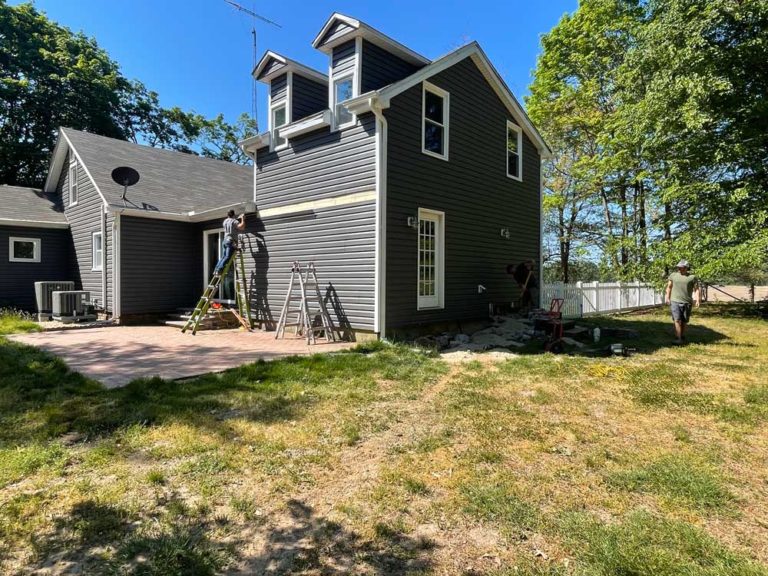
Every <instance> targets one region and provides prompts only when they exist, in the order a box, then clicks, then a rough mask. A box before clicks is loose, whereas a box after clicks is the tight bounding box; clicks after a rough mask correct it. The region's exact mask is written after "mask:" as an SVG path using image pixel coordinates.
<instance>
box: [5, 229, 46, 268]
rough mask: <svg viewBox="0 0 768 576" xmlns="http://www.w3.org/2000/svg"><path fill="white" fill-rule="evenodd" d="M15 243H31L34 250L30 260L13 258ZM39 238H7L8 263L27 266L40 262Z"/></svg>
mask: <svg viewBox="0 0 768 576" xmlns="http://www.w3.org/2000/svg"><path fill="white" fill-rule="evenodd" d="M15 242H32V244H33V245H34V248H33V250H32V258H14V256H13V244H14V243H15ZM40 248H41V242H40V238H20V237H18V236H11V237H10V238H8V262H27V263H29V264H34V263H39V262H40Z"/></svg>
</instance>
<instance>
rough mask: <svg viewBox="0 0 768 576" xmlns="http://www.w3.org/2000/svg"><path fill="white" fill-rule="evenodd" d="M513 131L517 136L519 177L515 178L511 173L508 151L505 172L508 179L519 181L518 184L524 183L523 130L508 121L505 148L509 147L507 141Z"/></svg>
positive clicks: (507, 152) (507, 151)
mask: <svg viewBox="0 0 768 576" xmlns="http://www.w3.org/2000/svg"><path fill="white" fill-rule="evenodd" d="M510 130H512V131H513V132H514V133H515V134H517V173H518V175H517V176H513V175H512V174H510V173H509V150H506V156H505V159H504V160H505V162H504V165H505V166H504V171H505V172H506V174H507V178H510V179H512V180H517V181H518V182H522V181H523V129H522V128H520V126H518V125H517V124H515V123H514V122H512V121H511V120H507V133H506V138H505V139H504V147H505V149H506V147H507V146H508V142H507V140H508V139H509V131H510Z"/></svg>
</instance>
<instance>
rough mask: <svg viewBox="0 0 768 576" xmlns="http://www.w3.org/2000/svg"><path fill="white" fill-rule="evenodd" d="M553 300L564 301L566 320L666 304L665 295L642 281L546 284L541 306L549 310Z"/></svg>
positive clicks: (564, 316)
mask: <svg viewBox="0 0 768 576" xmlns="http://www.w3.org/2000/svg"><path fill="white" fill-rule="evenodd" d="M552 298H563V299H564V302H563V310H562V311H563V318H581V317H582V316H584V315H587V314H602V313H609V312H620V311H621V310H634V309H637V308H645V307H646V306H658V305H659V304H663V303H664V295H663V294H662V293H661V292H659V291H657V290H656V289H655V288H653V287H652V286H649V285H647V284H641V283H640V282H628V283H622V282H577V283H576V284H563V283H562V282H558V283H555V284H544V287H543V290H542V292H541V305H542V306H543V307H544V308H549V304H550V302H551V301H552Z"/></svg>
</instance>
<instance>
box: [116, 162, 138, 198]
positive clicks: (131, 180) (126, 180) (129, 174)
mask: <svg viewBox="0 0 768 576" xmlns="http://www.w3.org/2000/svg"><path fill="white" fill-rule="evenodd" d="M112 180H114V181H115V182H116V183H117V184H120V186H122V187H123V204H125V195H126V193H127V192H128V186H133V185H134V184H136V182H138V181H139V173H138V172H137V171H136V170H134V169H133V168H131V167H130V166H119V167H117V168H115V169H114V170H112Z"/></svg>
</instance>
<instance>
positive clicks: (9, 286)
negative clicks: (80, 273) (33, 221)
mask: <svg viewBox="0 0 768 576" xmlns="http://www.w3.org/2000/svg"><path fill="white" fill-rule="evenodd" d="M11 237H17V238H39V239H40V262H10V261H9V257H10V255H9V248H10V245H9V238H11ZM71 251H72V236H71V235H70V231H69V230H66V229H48V228H26V227H17V226H1V225H0V307H3V306H13V307H15V308H20V309H22V310H29V311H35V310H36V306H35V282H39V281H46V280H59V281H61V280H76V278H75V277H74V276H73V274H72V270H71Z"/></svg>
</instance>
